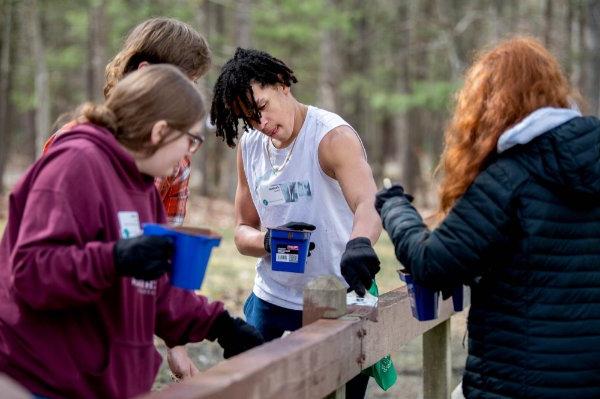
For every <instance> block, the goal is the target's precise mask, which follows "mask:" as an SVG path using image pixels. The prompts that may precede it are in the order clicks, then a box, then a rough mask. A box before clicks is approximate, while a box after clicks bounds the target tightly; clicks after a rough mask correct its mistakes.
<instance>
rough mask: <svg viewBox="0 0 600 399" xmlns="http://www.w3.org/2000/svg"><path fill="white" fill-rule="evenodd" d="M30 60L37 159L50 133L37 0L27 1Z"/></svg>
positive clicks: (47, 90)
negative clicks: (33, 70) (32, 77)
mask: <svg viewBox="0 0 600 399" xmlns="http://www.w3.org/2000/svg"><path fill="white" fill-rule="evenodd" d="M27 9H28V17H29V21H28V23H29V28H30V35H31V47H32V59H33V61H34V64H35V84H34V87H35V89H34V91H35V144H34V145H35V155H36V158H38V157H39V156H40V154H41V151H42V146H43V144H44V141H45V140H46V138H47V137H48V135H49V133H50V94H49V85H48V67H47V64H46V49H45V46H44V41H43V33H42V14H40V12H39V4H38V2H37V0H28V1H27Z"/></svg>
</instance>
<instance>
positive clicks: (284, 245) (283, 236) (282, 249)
mask: <svg viewBox="0 0 600 399" xmlns="http://www.w3.org/2000/svg"><path fill="white" fill-rule="evenodd" d="M269 230H270V231H271V268H272V269H273V270H275V271H280V272H291V273H304V265H305V264H306V258H307V257H308V247H309V245H310V231H308V230H291V229H286V228H273V229H269Z"/></svg>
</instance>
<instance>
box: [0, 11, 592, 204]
mask: <svg viewBox="0 0 600 399" xmlns="http://www.w3.org/2000/svg"><path fill="white" fill-rule="evenodd" d="M0 7H1V8H0V20H1V21H2V24H1V28H0V72H1V76H0V177H1V178H2V182H3V184H0V187H3V188H4V189H7V188H10V186H11V185H12V184H13V183H14V179H15V177H16V176H17V175H18V174H19V173H20V172H22V171H23V169H24V168H25V167H26V166H27V165H28V164H30V163H31V162H33V160H34V159H35V158H36V157H37V156H39V152H40V149H41V143H42V142H43V140H44V139H45V138H46V137H47V136H48V135H49V134H50V133H51V132H52V130H53V129H54V128H55V127H53V123H54V121H55V120H56V118H57V117H58V116H59V115H61V114H62V113H64V112H67V111H69V110H72V109H73V108H74V107H75V106H77V105H78V104H79V103H81V102H83V101H85V100H96V101H98V100H101V99H102V87H103V84H104V66H105V65H106V63H107V62H108V61H109V59H110V57H112V56H113V55H114V54H115V52H116V51H117V50H118V49H119V47H120V45H121V43H122V40H123V38H124V37H125V36H126V34H127V32H128V31H129V30H130V29H131V28H132V27H133V26H135V25H136V24H137V23H139V22H141V21H143V20H144V19H146V18H149V17H152V16H160V15H162V16H171V17H175V18H178V19H181V20H183V21H186V22H188V23H190V24H191V25H192V26H194V27H195V28H196V29H198V30H199V31H200V32H201V33H203V34H204V35H205V36H206V38H207V39H208V41H209V43H210V45H211V48H212V50H213V53H214V65H213V68H212V69H211V71H210V72H209V74H208V75H207V77H206V78H205V79H203V80H202V81H201V82H199V89H200V90H201V91H202V92H203V93H204V95H205V96H206V99H207V101H209V100H210V96H211V90H212V86H213V83H214V80H215V78H216V76H217V74H218V71H219V69H220V66H221V65H222V64H223V62H224V61H225V60H227V59H228V58H230V57H231V56H232V55H233V52H234V51H235V48H236V47H237V46H243V47H255V48H258V49H262V50H266V51H268V52H270V53H271V54H273V55H275V56H277V57H279V58H281V59H283V60H284V61H286V62H287V63H288V64H289V65H290V66H291V67H292V69H293V70H294V71H295V72H296V75H297V77H298V79H299V83H298V84H297V85H296V86H295V87H294V89H293V90H294V92H295V95H296V97H297V98H298V99H299V100H300V101H302V102H304V103H307V104H314V105H317V106H320V107H323V108H325V109H329V110H332V111H335V112H337V113H339V114H340V115H342V116H343V117H344V118H345V119H346V120H347V121H348V122H350V123H351V124H352V125H353V126H354V127H355V128H356V129H357V131H358V132H359V133H360V135H361V137H362V139H363V142H364V144H365V147H366V148H367V152H368V155H369V161H370V163H371V165H372V168H373V171H374V173H375V176H376V181H377V182H380V181H381V178H382V177H384V176H387V177H390V178H391V179H392V180H398V181H401V182H402V183H403V184H404V185H405V186H406V187H407V189H408V190H409V191H410V192H414V193H416V194H417V195H416V197H417V199H418V201H419V202H420V205H421V206H425V207H429V206H434V205H435V195H434V194H435V193H434V191H433V190H432V188H433V187H434V185H433V184H432V182H433V180H432V174H433V170H434V167H435V165H436V162H437V159H438V156H439V153H440V150H441V146H442V142H443V137H442V135H443V129H444V124H445V121H446V119H447V117H448V115H449V113H450V111H451V106H452V101H451V100H452V94H453V92H454V91H455V90H456V89H457V88H458V87H460V84H461V78H462V73H463V71H464V68H465V66H467V65H468V64H469V63H470V60H471V58H472V56H473V54H474V51H475V50H476V49H478V48H480V47H481V46H484V45H487V44H490V43H492V42H494V41H496V40H498V39H501V38H504V37H507V36H510V35H513V34H531V35H534V36H536V37H538V38H539V39H540V40H542V41H543V42H544V43H545V44H546V45H547V46H549V47H550V49H551V50H552V51H553V52H554V53H555V54H556V55H557V56H558V57H559V59H560V60H561V62H562V64H563V66H564V68H565V70H566V71H567V73H568V74H569V76H570V78H571V81H572V83H573V84H574V85H575V86H576V87H578V88H580V89H581V91H582V92H583V94H584V96H585V98H586V100H587V102H588V105H589V107H588V112H589V113H591V114H594V115H598V113H599V112H600V0H563V1H552V0H418V1H417V0H414V1H413V0H371V1H363V0H303V1H297V0H239V1H233V0H210V1H209V0H153V1H150V0H80V1H74V0H71V1H68V0H21V1H17V0H0ZM206 130H207V131H206V135H207V136H208V137H209V140H208V142H207V144H206V146H205V148H203V149H202V150H201V151H199V153H198V154H197V155H196V159H195V160H194V163H193V165H194V168H195V171H194V174H193V181H192V184H193V189H194V190H196V191H197V192H199V193H201V194H204V195H208V196H213V197H224V198H230V199H231V198H233V193H234V190H235V182H236V177H235V173H234V165H235V151H233V150H231V149H229V148H227V147H226V146H225V145H224V143H222V142H218V141H217V140H216V139H214V134H213V132H212V131H211V128H210V126H209V125H208V124H207V126H206ZM192 200H193V198H192Z"/></svg>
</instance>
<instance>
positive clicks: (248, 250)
mask: <svg viewBox="0 0 600 399" xmlns="http://www.w3.org/2000/svg"><path fill="white" fill-rule="evenodd" d="M237 175H238V183H237V189H236V191H235V235H234V240H235V246H236V247H237V249H238V251H240V253H241V254H242V255H248V256H256V257H261V256H265V255H266V254H267V251H265V247H264V241H265V232H263V231H260V218H259V216H258V212H257V211H256V207H255V206H254V203H253V202H252V196H251V195H250V187H248V181H247V180H246V174H245V173H244V162H243V160H242V149H241V145H239V146H238V150H237Z"/></svg>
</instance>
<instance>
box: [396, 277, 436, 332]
mask: <svg viewBox="0 0 600 399" xmlns="http://www.w3.org/2000/svg"><path fill="white" fill-rule="evenodd" d="M398 274H399V275H400V279H401V280H402V281H404V282H405V283H406V287H407V288H408V297H409V299H410V308H411V310H412V314H413V317H414V318H415V319H417V320H419V321H426V320H433V319H437V317H438V297H439V293H438V292H436V291H433V290H430V289H429V288H425V287H423V286H422V285H420V284H417V283H415V282H414V281H413V278H412V276H411V275H410V274H408V273H403V272H401V271H398Z"/></svg>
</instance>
